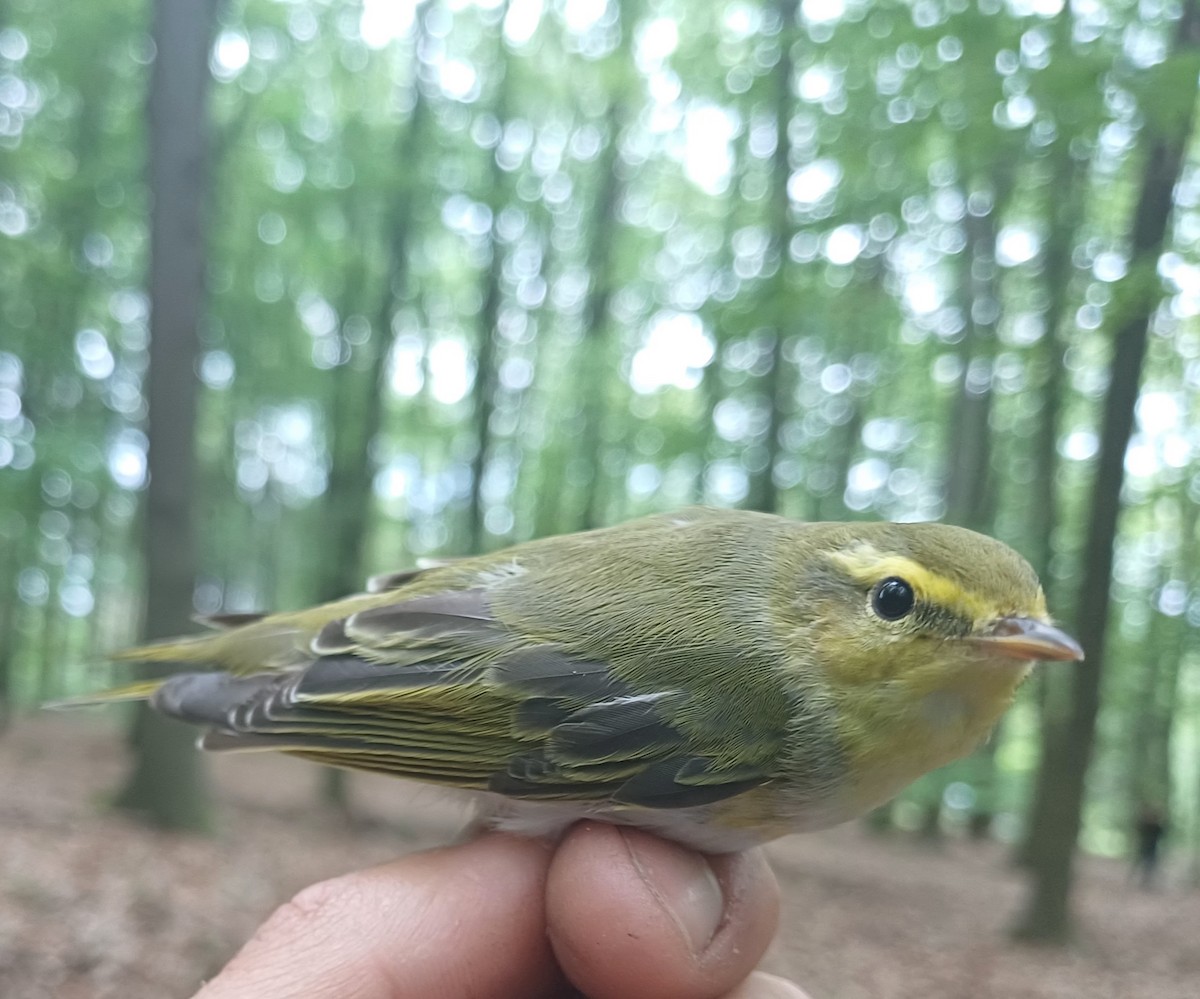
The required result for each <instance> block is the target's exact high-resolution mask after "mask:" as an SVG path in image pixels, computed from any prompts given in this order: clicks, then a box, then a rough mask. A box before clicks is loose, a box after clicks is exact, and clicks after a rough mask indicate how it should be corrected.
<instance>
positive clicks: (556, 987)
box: [195, 822, 805, 999]
mask: <svg viewBox="0 0 1200 999" xmlns="http://www.w3.org/2000/svg"><path fill="white" fill-rule="evenodd" d="M778 914H779V888H778V885H777V884H776V882H775V878H774V876H773V875H772V874H771V871H770V869H769V868H768V867H767V864H766V861H765V860H764V859H763V857H762V855H761V853H759V852H758V851H750V852H748V853H742V854H729V855H725V856H719V857H705V856H702V855H700V854H697V853H694V852H692V851H689V850H685V849H683V848H682V847H679V846H677V845H675V844H673V843H668V842H666V841H664V840H661V839H658V838H656V837H654V836H651V835H650V834H648V833H645V832H642V831H640V830H636V829H618V828H617V827H615V826H611V825H605V824H602V823H591V822H585V823H581V824H579V825H577V826H575V827H573V828H572V829H571V830H570V831H568V833H567V834H566V835H565V836H564V837H563V839H562V840H561V841H559V842H558V843H547V842H543V841H539V840H531V839H519V838H516V837H512V836H506V835H502V834H498V833H488V834H486V835H484V836H482V837H480V838H479V839H476V840H474V841H473V842H470V843H466V844H463V845H460V846H453V847H447V848H444V849H438V850H430V851H428V852H425V853H418V854H414V855H412V856H409V857H404V858H402V859H400V860H397V861H394V862H392V863H389V864H384V865H382V866H380V867H375V868H371V869H370V870H366V871H358V872H355V873H352V874H347V875H344V876H343V877H339V878H334V879H333V880H330V881H324V882H321V883H320V884H316V885H313V886H312V887H310V888H306V889H304V890H303V891H302V892H300V894H299V895H297V896H296V897H295V898H294V899H293V900H292V901H291V902H288V903H287V904H285V905H283V906H282V907H280V908H279V909H277V910H276V911H275V913H274V914H273V915H272V916H271V917H270V918H269V919H268V920H267V921H266V923H264V924H263V926H262V927H261V928H260V929H259V930H258V932H257V933H256V934H255V935H254V937H253V938H252V939H251V940H250V941H249V943H247V944H246V946H245V947H243V948H242V950H241V951H240V952H239V953H238V954H237V956H236V957H234V958H233V960H232V961H230V963H229V964H228V965H227V966H226V968H225V969H224V970H223V971H222V972H221V973H220V974H219V975H218V976H217V977H216V978H214V979H213V980H212V981H211V982H209V983H208V984H207V985H206V986H205V987H204V988H203V989H201V990H200V992H199V993H198V994H197V996H196V997H195V999H408V997H419V999H425V997H431V996H437V997H439V999H460V997H461V999H465V997H467V996H481V997H488V999H493V997H494V999H509V997H511V999H535V997H543V996H544V997H560V996H564V997H565V996H579V995H584V996H588V997H591V999H608V997H613V999H618V997H619V999H642V997H646V999H650V997H653V999H672V997H678V999H715V997H719V996H722V997H727V999H775V997H778V999H788V997H790V999H805V997H804V993H803V992H801V991H800V990H799V989H798V988H796V987H795V986H794V985H791V984H790V983H788V982H784V981H783V980H782V979H778V978H775V977H773V976H769V975H763V974H762V973H755V972H753V969H754V966H755V965H756V964H757V963H758V961H759V959H760V958H761V957H762V954H763V952H764V951H765V950H766V948H767V945H768V944H769V943H770V941H771V937H772V936H773V935H774V933H775V927H776V922H777V919H778Z"/></svg>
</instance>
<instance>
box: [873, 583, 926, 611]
mask: <svg viewBox="0 0 1200 999" xmlns="http://www.w3.org/2000/svg"><path fill="white" fill-rule="evenodd" d="M916 602H917V598H916V594H914V593H913V588H912V587H911V586H909V585H908V583H906V582H905V581H904V580H903V579H900V578H899V577H898V576H889V577H888V578H887V579H885V580H884V581H883V582H882V583H880V584H879V585H877V586H876V587H875V590H874V592H873V593H872V594H871V608H872V609H873V610H874V611H875V613H876V614H878V615H879V616H880V617H881V618H883V619H884V620H885V621H898V620H899V619H900V618H902V617H904V615H906V614H907V613H908V612H909V611H911V610H912V609H913V604H915V603H916Z"/></svg>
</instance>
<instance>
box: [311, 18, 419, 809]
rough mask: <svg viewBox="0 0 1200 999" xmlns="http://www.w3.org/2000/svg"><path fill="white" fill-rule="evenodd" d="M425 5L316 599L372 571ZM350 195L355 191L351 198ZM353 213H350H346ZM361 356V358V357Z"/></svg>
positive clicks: (353, 295) (329, 439)
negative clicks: (378, 445) (380, 269)
mask: <svg viewBox="0 0 1200 999" xmlns="http://www.w3.org/2000/svg"><path fill="white" fill-rule="evenodd" d="M430 7H431V5H429V4H426V6H425V9H424V10H423V11H421V12H420V14H419V15H418V17H417V21H416V30H415V36H414V38H413V58H412V87H413V102H412V108H411V110H410V111H409V115H408V122H407V124H406V125H405V126H404V128H403V129H402V130H401V131H400V133H399V135H398V136H397V139H396V147H395V149H396V153H395V163H396V173H395V178H396V179H395V185H396V186H395V188H394V190H393V192H392V194H391V198H390V203H389V205H388V206H387V209H386V211H385V212H384V215H383V218H384V226H385V232H384V242H385V245H386V246H387V266H386V269H385V274H384V282H383V287H382V290H381V293H380V297H379V302H378V306H377V308H376V311H375V318H374V323H373V324H372V328H371V336H370V337H369V338H368V339H367V342H366V343H363V344H360V345H357V346H356V345H354V344H352V343H351V342H350V340H349V339H348V338H344V339H343V350H344V351H345V361H344V363H342V364H340V365H338V366H337V367H336V368H334V369H333V371H332V372H331V375H332V377H333V398H332V400H331V403H330V405H329V407H328V412H329V414H330V419H329V421H328V423H327V426H326V443H327V446H328V448H329V482H328V487H327V488H326V490H325V496H324V498H323V508H324V517H323V518H322V519H323V520H324V521H325V523H326V524H328V525H329V526H330V531H329V535H328V536H329V547H328V550H327V552H326V554H325V556H324V558H322V559H321V563H320V567H319V572H318V575H319V578H318V581H317V599H318V600H320V601H323V602H324V601H331V600H337V599H338V598H339V597H344V596H346V595H347V594H350V593H354V592H356V591H358V590H361V589H362V588H363V585H364V577H365V575H366V573H367V571H368V570H367V557H366V542H367V537H368V535H369V528H370V523H371V510H372V508H373V506H374V480H375V471H376V469H375V463H374V461H373V459H372V456H371V446H372V444H373V443H374V441H375V440H376V438H377V437H378V436H379V433H380V431H381V430H382V429H383V416H384V399H385V396H386V393H387V391H388V385H387V375H388V366H387V362H388V358H389V357H390V356H391V353H392V346H393V344H394V342H395V338H396V337H395V330H394V327H393V322H392V320H393V317H394V316H395V314H396V310H397V309H398V307H399V305H400V303H401V302H402V301H403V299H404V296H405V295H406V293H407V291H408V284H409V281H408V273H409V259H410V256H411V249H412V247H411V243H412V238H413V235H414V233H415V232H416V229H417V221H418V220H417V205H418V201H417V199H418V193H419V192H418V188H417V184H416V182H415V179H414V178H416V177H418V176H419V172H418V164H419V163H420V161H421V159H422V153H423V148H424V143H425V141H426V127H427V119H428V117H429V102H428V99H427V98H426V96H425V93H424V90H423V89H422V87H421V75H420V74H421V48H422V45H423V44H424V40H425V37H426V18H427V17H428V16H429V10H430ZM351 196H353V192H351ZM348 214H350V213H348ZM363 273H364V268H363V267H362V266H361V262H360V266H358V267H357V268H356V269H355V272H354V273H353V274H350V275H349V276H348V278H347V281H346V288H347V294H346V301H345V303H344V304H343V308H342V309H341V311H340V313H339V314H340V315H341V316H343V317H346V316H348V315H350V314H351V313H352V312H353V309H354V305H355V303H356V301H359V300H361V297H360V296H362V294H363V292H362V288H361V280H360V278H361V276H362V275H363ZM356 355H357V356H356ZM321 796H322V798H323V799H324V800H325V802H326V803H327V804H330V805H332V806H333V807H334V808H336V809H337V810H339V811H341V812H343V813H345V814H347V815H348V814H349V812H350V789H349V782H348V773H347V771H345V770H338V769H336V768H333V767H328V768H326V769H325V771H324V774H323V777H322V784H321Z"/></svg>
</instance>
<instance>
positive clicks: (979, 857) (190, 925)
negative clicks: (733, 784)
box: [0, 716, 1200, 999]
mask: <svg viewBox="0 0 1200 999" xmlns="http://www.w3.org/2000/svg"><path fill="white" fill-rule="evenodd" d="M125 765H126V761H125V759H124V754H123V749H122V742H121V738H120V735H119V733H118V732H116V731H115V730H113V729H111V728H108V727H105V726H103V725H101V724H100V723H99V722H97V721H95V720H94V719H83V720H80V719H79V718H77V717H70V718H68V717H51V716H44V717H39V718H34V719H27V720H21V721H18V722H17V723H16V725H15V726H14V727H13V728H12V729H11V730H9V731H8V732H7V733H5V734H4V735H3V736H2V737H0V788H3V792H0V996H3V997H4V999H50V997H54V999H110V997H111V999H116V997H121V999H164V997H187V996H190V995H191V993H192V992H193V991H194V989H195V988H196V987H197V985H198V983H199V982H200V981H201V980H203V979H204V978H206V977H210V976H212V975H213V974H214V973H215V972H216V970H217V969H219V968H220V967H221V965H222V964H223V963H224V962H225V961H226V960H227V959H228V958H229V956H230V955H231V954H232V953H233V952H234V951H235V950H236V949H237V947H238V946H239V944H240V942H241V941H243V940H244V939H245V938H246V937H247V936H249V934H250V933H251V932H252V931H253V929H254V928H255V927H256V926H257V925H258V923H259V922H260V921H261V920H262V919H263V918H264V917H265V916H266V915H267V914H268V913H269V912H270V911H271V910H272V909H273V908H274V907H275V906H276V905H278V904H279V903H280V902H283V901H285V900H286V899H288V898H289V897H290V896H291V895H292V894H293V893H295V892H296V891H297V890H298V889H299V888H301V887H303V886H304V885H306V884H309V883H311V882H313V881H317V880H320V879H322V878H326V877H330V876H332V875H335V874H338V873H340V872H343V871H347V870H350V869H353V868H357V867H365V866H368V865H371V864H375V863H379V862H382V861H384V860H387V859H389V858H392V857H394V856H396V855H397V854H399V853H404V852H407V851H409V850H413V849H417V848H420V847H422V846H426V845H430V844H433V843H437V842H444V841H445V840H446V839H447V838H448V837H449V836H450V835H451V834H452V832H453V831H454V830H455V829H456V827H457V825H458V824H461V818H460V817H458V816H457V815H456V814H454V813H452V812H448V811H447V810H446V808H445V807H443V806H440V805H438V804H436V803H434V802H431V801H430V800H428V799H429V798H430V797H431V796H430V795H429V794H428V793H427V792H426V793H422V792H417V793H416V794H415V795H414V794H410V793H409V790H408V788H406V787H405V786H403V785H400V784H397V783H395V782H393V781H389V780H387V779H383V778H372V777H365V776H364V777H360V776H358V775H355V776H354V778H353V780H352V782H351V786H352V797H353V804H354V811H355V815H356V821H355V822H354V823H353V825H351V824H348V822H347V819H346V818H344V817H342V816H339V815H337V814H336V813H333V812H331V811H328V810H325V811H322V810H321V809H320V808H318V807H317V805H316V802H317V801H318V794H317V788H318V783H319V781H318V773H319V771H318V770H317V768H315V767H311V766H309V765H306V764H303V763H300V762H299V761H293V760H288V759H283V758H279V757H273V756H267V755H261V756H259V755H256V756H242V757H233V758H218V759H215V760H214V767H213V775H214V785H215V787H216V791H217V795H218V798H219V801H220V832H219V834H218V835H217V836H215V837H212V838H201V837H192V836H181V835H175V834H167V833H162V832H156V831H153V830H150V829H146V828H144V827H141V826H139V825H137V824H134V823H132V822H130V821H128V820H126V819H123V818H121V817H119V816H117V815H115V814H112V813H106V812H105V811H104V810H103V808H102V802H103V800H104V796H105V794H106V793H107V792H109V791H111V790H112V789H113V788H114V787H115V786H116V785H117V783H118V781H119V780H120V778H121V775H122V773H123V771H124V767H125ZM769 852H770V855H771V858H772V861H773V864H774V866H775V870H776V871H777V873H778V875H779V879H780V881H781V882H782V884H783V892H784V900H785V902H784V916H783V924H782V929H781V931H780V934H779V937H778V939H777V941H776V943H775V946H774V947H773V949H772V951H771V953H770V955H769V956H768V958H767V962H766V967H767V968H768V969H769V970H772V971H775V972H778V973H781V974H786V975H788V976H789V977H791V978H793V979H794V980H796V981H797V982H799V983H800V984H801V985H803V986H804V987H805V988H807V989H808V990H809V991H810V993H811V994H812V996H813V999H868V997H869V999H989V997H996V999H999V997H1005V999H1043V997H1045V999H1049V997H1083V996H1087V997H1089V999H1109V997H1111V999H1140V997H1155V999H1173V997H1178V999H1195V997H1196V996H1197V995H1200V947H1198V946H1197V927H1200V892H1197V891H1189V890H1187V889H1186V888H1185V887H1184V886H1183V885H1182V884H1180V883H1171V880H1170V879H1169V878H1168V884H1167V885H1166V886H1165V887H1164V888H1163V889H1162V890H1161V891H1160V892H1157V893H1145V892H1141V891H1138V890H1134V889H1132V888H1131V887H1130V884H1129V880H1128V870H1127V868H1126V867H1125V866H1124V865H1122V864H1119V863H1116V862H1112V861H1103V860H1096V859H1092V858H1088V859H1085V860H1084V861H1083V862H1082V863H1081V864H1080V865H1079V877H1080V883H1079V890H1078V894H1077V899H1076V901H1077V908H1078V912H1079V913H1080V915H1081V917H1082V919H1081V922H1082V926H1083V930H1082V932H1081V934H1080V938H1079V940H1078V942H1077V943H1076V944H1075V946H1073V947H1071V948H1069V949H1065V950H1055V949H1039V948H1031V947H1022V946H1017V945H1014V944H1012V943H1010V942H1009V941H1008V939H1007V937H1006V928H1007V927H1008V926H1009V925H1010V924H1011V922H1012V920H1013V917H1014V914H1015V913H1016V912H1017V910H1018V908H1019V906H1020V904H1021V901H1022V898H1023V895H1024V886H1023V884H1022V879H1021V877H1020V875H1019V874H1018V873H1017V872H1016V871H1014V870H1013V869H1012V868H1011V867H1010V866H1009V865H1008V864H1007V863H1006V852H1005V850H1004V848H1003V847H1001V846H999V845H996V844H986V843H985V844H981V843H968V842H959V841H951V842H947V843H944V844H942V845H941V846H940V847H938V848H933V847H930V846H927V845H922V844H920V843H917V842H914V841H912V840H909V839H906V838H903V837H877V836H872V835H870V834H868V833H866V832H864V831H863V830H862V829H860V828H857V827H845V828H842V829H839V830H836V831H832V832H828V833H818V834H815V835H809V836H794V837H790V838H788V839H787V840H784V841H782V842H780V843H777V844H774V845H773V846H772V847H770V851H769ZM1176 881H1178V879H1176Z"/></svg>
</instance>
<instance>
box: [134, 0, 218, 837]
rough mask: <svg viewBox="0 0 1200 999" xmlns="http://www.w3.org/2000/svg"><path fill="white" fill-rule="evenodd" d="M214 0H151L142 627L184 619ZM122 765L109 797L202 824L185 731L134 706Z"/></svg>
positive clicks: (191, 570)
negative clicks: (128, 753)
mask: <svg viewBox="0 0 1200 999" xmlns="http://www.w3.org/2000/svg"><path fill="white" fill-rule="evenodd" d="M216 13H217V0H159V2H158V4H157V5H156V8H155V16H154V27H153V38H154V44H155V51H156V53H157V55H156V57H155V60H154V66H153V70H152V73H151V80H150V97H149V104H148V123H149V134H150V147H149V153H150V161H149V181H150V192H151V197H152V205H151V212H150V275H149V277H150V370H149V377H148V385H147V392H148V403H149V438H150V446H149V456H148V467H149V473H150V482H149V487H148V489H147V491H146V637H147V638H148V639H154V638H163V637H167V636H169V635H174V634H179V633H180V632H182V631H186V630H187V629H188V627H189V620H190V617H191V613H192V590H193V587H194V577H195V558H196V556H195V548H194V544H193V537H192V520H191V509H192V496H193V485H194V471H195V469H194V465H195V460H194V457H195V456H194V452H195V442H194V434H193V429H194V426H195V419H196V376H195V373H194V363H195V357H196V353H197V348H198V332H197V326H198V323H199V320H200V315H201V311H202V309H203V306H204V249H205V248H204V235H203V226H202V218H203V212H204V202H205V195H206V193H207V192H206V188H207V181H208V175H209V164H208V146H207V143H208V127H207V124H206V117H207V94H208V86H209V81H210V77H209V71H208V54H209V49H210V46H211V44H212V36H213V31H214V29H215V25H216ZM133 743H134V747H135V753H136V760H135V765H134V769H133V773H132V774H131V775H130V777H129V780H128V782H127V783H126V784H125V786H124V788H123V789H122V790H121V792H120V794H119V795H118V798H117V805H118V807H121V808H123V809H126V810H129V811H132V812H135V813H136V814H138V815H140V816H142V817H144V818H145V819H146V820H148V821H150V822H152V823H153V824H155V825H160V826H165V827H169V828H178V829H192V830H204V829H207V828H208V827H209V826H210V823H211V811H210V807H209V796H208V793H207V789H206V786H205V780H204V775H203V770H202V768H201V764H200V760H199V756H198V755H197V753H196V751H195V750H194V748H193V746H192V743H193V733H192V732H191V731H190V730H189V729H188V728H187V727H186V726H184V725H182V724H180V723H179V722H175V721H172V720H169V719H167V718H164V717H163V716H161V715H158V714H155V713H153V712H151V711H149V710H148V709H147V708H146V707H145V706H144V705H143V706H141V707H140V709H139V713H138V715H137V718H136V720H135V728H134V740H133Z"/></svg>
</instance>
